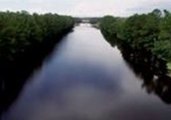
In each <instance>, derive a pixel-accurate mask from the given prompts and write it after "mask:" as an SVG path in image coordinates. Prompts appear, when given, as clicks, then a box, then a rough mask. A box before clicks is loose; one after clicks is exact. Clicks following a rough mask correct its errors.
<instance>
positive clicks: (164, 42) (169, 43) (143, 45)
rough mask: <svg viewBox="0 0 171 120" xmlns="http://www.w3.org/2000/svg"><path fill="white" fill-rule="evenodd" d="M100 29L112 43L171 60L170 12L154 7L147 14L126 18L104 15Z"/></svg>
mask: <svg viewBox="0 0 171 120" xmlns="http://www.w3.org/2000/svg"><path fill="white" fill-rule="evenodd" d="M100 28H101V31H102V33H103V34H104V36H106V38H107V40H108V41H109V42H110V43H112V44H116V43H117V44H124V45H127V46H129V47H130V48H132V49H134V50H135V51H140V50H141V51H147V52H151V53H152V54H154V55H157V56H158V57H160V58H162V59H164V60H167V61H171V29H170V28H171V13H169V12H168V11H166V10H164V12H163V13H162V12H161V11H160V10H158V9H156V10H154V11H152V12H151V13H149V14H142V15H138V14H135V15H133V16H131V17H128V18H116V17H112V16H106V17H104V18H102V20H101V25H100Z"/></svg>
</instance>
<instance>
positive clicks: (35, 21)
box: [0, 11, 75, 114]
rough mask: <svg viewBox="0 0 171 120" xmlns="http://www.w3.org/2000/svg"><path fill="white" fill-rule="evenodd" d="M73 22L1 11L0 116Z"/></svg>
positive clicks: (25, 13) (71, 20)
mask: <svg viewBox="0 0 171 120" xmlns="http://www.w3.org/2000/svg"><path fill="white" fill-rule="evenodd" d="M74 23H75V21H74V19H73V18H72V17H70V16H63V15H58V14H51V13H48V14H37V13H34V14H29V13H28V12H27V11H21V12H9V11H8V12H0V72H1V74H0V99H1V102H0V106H1V107H0V114H1V113H2V112H3V111H4V110H5V109H7V108H8V106H10V104H11V103H12V101H13V100H15V98H17V96H18V94H19V92H20V90H21V89H22V87H23V85H24V83H25V82H26V80H27V78H28V77H29V75H30V74H31V73H32V72H33V71H34V70H35V68H37V67H39V66H40V65H41V63H42V61H43V59H44V58H45V57H46V56H47V55H48V54H49V53H50V52H51V51H52V50H53V48H54V47H55V46H56V44H57V43H58V42H60V40H61V38H62V37H63V36H65V35H66V34H67V33H68V32H70V31H72V28H73V27H74Z"/></svg>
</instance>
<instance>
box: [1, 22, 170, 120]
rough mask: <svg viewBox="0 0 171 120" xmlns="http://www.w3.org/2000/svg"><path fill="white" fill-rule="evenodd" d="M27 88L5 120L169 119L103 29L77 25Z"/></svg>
mask: <svg viewBox="0 0 171 120" xmlns="http://www.w3.org/2000/svg"><path fill="white" fill-rule="evenodd" d="M28 81H29V82H28V83H27V84H26V85H25V87H24V89H23V91H22V92H21V94H20V96H19V98H18V99H17V100H16V102H15V103H14V104H13V105H12V106H11V107H10V109H9V110H8V111H7V112H6V113H4V114H3V116H2V120H58V119H59V120H113V119H116V120H137V119H138V120H150V119H155V120H170V119H171V115H170V113H171V109H170V107H168V106H166V105H165V104H163V103H162V102H161V101H160V100H159V99H158V98H156V97H155V96H149V95H148V94H146V92H144V91H142V89H141V88H140V85H141V82H140V81H141V79H140V78H139V77H137V76H136V75H135V74H134V73H133V72H132V71H131V69H130V68H129V67H128V66H127V64H126V63H125V61H124V60H123V58H122V56H121V54H120V51H119V50H118V49H117V48H112V47H111V46H110V45H109V44H108V43H107V42H106V41H105V40H104V38H103V37H102V35H101V33H100V31H99V30H97V29H95V28H92V27H90V26H89V25H81V26H77V27H76V28H75V29H74V32H73V33H71V34H69V35H68V36H66V37H65V38H64V39H63V40H62V42H61V43H60V45H59V46H58V47H57V48H56V49H55V50H54V52H53V53H52V54H51V55H50V57H49V59H47V60H46V61H45V62H44V64H43V66H42V67H41V69H40V70H39V71H37V72H36V73H35V74H34V75H33V76H32V77H30V79H29V80H28Z"/></svg>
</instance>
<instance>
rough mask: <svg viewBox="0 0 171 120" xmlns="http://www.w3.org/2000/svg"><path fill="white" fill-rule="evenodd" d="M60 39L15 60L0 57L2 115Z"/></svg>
mask: <svg viewBox="0 0 171 120" xmlns="http://www.w3.org/2000/svg"><path fill="white" fill-rule="evenodd" d="M60 40H61V39H60V38H59V39H56V40H51V41H45V42H42V43H41V44H37V45H35V46H32V47H30V48H29V49H27V51H26V52H24V53H23V54H16V55H14V59H13V60H9V59H6V58H4V57H2V58H1V57H0V115H1V114H2V112H4V111H6V110H7V109H8V107H10V105H11V104H12V103H13V102H14V101H15V99H16V98H17V97H18V95H19V93H20V92H21V90H22V87H23V85H24V84H25V82H26V80H27V78H28V77H29V76H30V75H31V74H32V73H33V71H34V70H35V69H36V68H37V67H39V66H40V65H41V63H42V61H43V59H44V58H45V57H46V56H47V55H48V54H49V53H50V52H51V51H52V50H53V48H54V47H55V45H56V43H57V42H60Z"/></svg>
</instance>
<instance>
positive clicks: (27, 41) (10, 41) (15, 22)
mask: <svg viewBox="0 0 171 120" xmlns="http://www.w3.org/2000/svg"><path fill="white" fill-rule="evenodd" d="M73 24H74V20H73V19H72V18H71V17H69V16H60V15H57V14H50V13H49V14H44V15H38V14H36V13H35V14H33V15H30V14H29V13H28V12H26V11H22V12H17V13H14V12H0V57H1V58H3V59H4V58H5V59H7V60H13V59H15V58H14V56H15V54H20V53H24V52H25V51H26V49H27V48H29V47H30V46H33V45H36V44H40V43H42V42H44V41H47V40H49V41H50V40H52V39H57V38H59V37H60V36H61V35H63V34H64V33H65V32H66V31H68V30H70V29H71V28H72V27H73Z"/></svg>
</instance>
